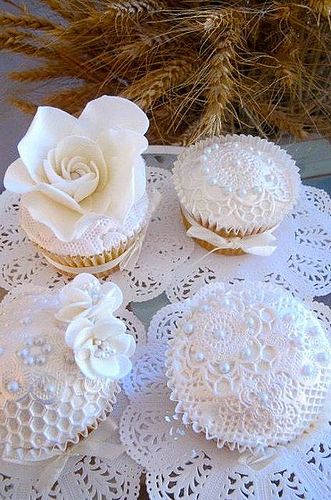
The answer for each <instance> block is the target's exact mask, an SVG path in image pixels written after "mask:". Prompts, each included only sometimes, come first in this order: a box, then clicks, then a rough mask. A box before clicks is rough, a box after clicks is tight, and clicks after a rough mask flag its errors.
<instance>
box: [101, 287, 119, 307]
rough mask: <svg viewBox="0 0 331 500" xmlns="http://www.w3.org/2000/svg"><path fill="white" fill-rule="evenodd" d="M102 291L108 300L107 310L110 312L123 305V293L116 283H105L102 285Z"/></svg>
mask: <svg viewBox="0 0 331 500" xmlns="http://www.w3.org/2000/svg"><path fill="white" fill-rule="evenodd" d="M101 292H102V295H103V296H104V299H105V300H107V304H108V307H107V310H108V311H109V312H114V311H116V310H117V309H118V308H119V307H120V306H121V304H122V302H123V293H122V290H121V289H120V287H119V286H118V285H116V283H110V282H106V283H103V284H102V285H101Z"/></svg>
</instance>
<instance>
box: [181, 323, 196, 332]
mask: <svg viewBox="0 0 331 500" xmlns="http://www.w3.org/2000/svg"><path fill="white" fill-rule="evenodd" d="M193 330H194V326H193V325H192V323H185V324H184V325H183V331H184V333H186V335H190V333H193Z"/></svg>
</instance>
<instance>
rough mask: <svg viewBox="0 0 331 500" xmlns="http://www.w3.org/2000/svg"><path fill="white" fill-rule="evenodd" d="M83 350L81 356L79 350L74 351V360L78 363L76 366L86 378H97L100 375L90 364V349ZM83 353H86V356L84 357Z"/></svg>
mask: <svg viewBox="0 0 331 500" xmlns="http://www.w3.org/2000/svg"><path fill="white" fill-rule="evenodd" d="M83 352H84V355H83V356H82V355H81V352H80V351H79V352H76V353H75V361H76V363H77V365H78V368H79V369H80V371H81V372H82V373H83V375H85V377H87V378H90V379H96V378H99V377H100V375H99V374H98V373H97V372H96V371H95V369H93V367H92V366H91V362H90V355H91V353H90V351H88V350H86V351H83ZM85 355H86V357H85Z"/></svg>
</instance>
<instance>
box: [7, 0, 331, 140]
mask: <svg viewBox="0 0 331 500" xmlns="http://www.w3.org/2000/svg"><path fill="white" fill-rule="evenodd" d="M0 2H1V0H0ZM2 4H3V6H4V7H3V9H2V11H1V10H0V49H1V50H4V51H10V52H16V53H20V54H23V55H25V56H28V57H30V58H32V59H35V60H36V61H38V62H39V65H38V66H37V67H36V68H35V69H23V70H22V71H16V72H12V73H11V74H10V75H9V77H10V78H12V79H13V80H15V81H17V82H20V83H21V85H22V95H24V93H23V91H24V89H26V98H24V97H21V98H20V99H17V96H9V98H10V99H11V100H12V102H14V104H15V105H17V106H19V107H20V108H21V109H23V110H24V111H27V112H32V111H33V110H34V109H35V106H36V105H40V104H49V105H54V106H59V107H62V108H64V109H65V110H67V111H68V112H71V113H79V112H80V110H81V109H82V108H83V106H84V105H85V104H86V102H88V101H89V100H91V99H93V98H95V97H97V96H99V95H102V94H103V93H108V94H118V95H122V96H125V97H128V98H130V99H132V100H134V101H136V102H137V103H138V104H139V105H140V106H142V107H143V108H144V109H145V110H146V112H147V113H148V114H149V117H150V121H151V126H150V131H149V134H150V137H149V138H150V140H151V142H155V143H165V144H166V143H182V144H188V143H190V142H192V141H195V140H196V139H198V138H200V137H203V136H208V135H214V134H222V133H226V132H244V133H253V134H256V133H258V134H259V135H262V136H266V137H272V138H276V139H278V138H279V137H280V136H281V135H282V134H289V135H291V136H295V137H298V138H306V137H308V136H309V134H311V133H316V132H318V133H321V134H323V135H330V134H331V120H330V116H331V104H330V94H331V85H330V83H331V78H330V74H331V72H330V66H331V31H330V9H331V0H307V1H300V0H299V1H298V2H291V1H285V0H282V1H281V0H278V1H277V0H267V1H266V2H259V1H257V0H249V1H246V0H226V1H219V2H212V1H208V0H201V1H198V0H182V1H181V2H178V1H176V0H116V1H113V0H39V4H40V7H41V8H43V9H44V11H45V15H41V14H40V13H39V14H38V15H34V14H32V13H31V12H30V11H29V9H28V8H27V7H26V6H25V5H24V4H21V3H20V4H16V1H15V0H2ZM6 4H10V6H11V11H10V12H9V11H8V9H6ZM13 11H14V12H15V13H13ZM49 12H52V13H53V15H51V16H50V15H48V13H49ZM50 19H56V20H54V21H53V20H50ZM53 82H57V83H56V86H55V87H54V83H53ZM27 84H28V85H27ZM31 86H33V88H35V89H38V88H39V87H40V88H41V89H43V90H45V89H47V88H50V89H51V88H52V90H50V91H49V93H48V95H47V93H46V95H44V96H42V93H39V94H38V95H37V96H30V95H29V92H28V89H31Z"/></svg>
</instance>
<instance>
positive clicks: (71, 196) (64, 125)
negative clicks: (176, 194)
mask: <svg viewBox="0 0 331 500" xmlns="http://www.w3.org/2000/svg"><path fill="white" fill-rule="evenodd" d="M147 129H148V119H147V116H146V115H145V113H144V112H143V111H142V110H141V109H140V108H139V107H138V106H137V105H136V104H134V103H133V102H130V101H129V100H127V99H124V98H122V97H110V96H102V97H99V98H98V99H95V100H94V101H91V102H89V103H88V104H87V105H86V107H85V109H84V110H83V112H82V113H81V115H80V116H79V118H75V117H73V116H71V115H69V114H68V113H65V112H64V111H61V110H60V109H56V108H52V107H39V108H38V110H37V113H36V115H35V117H34V119H33V121H32V123H31V125H30V128H29V129H28V131H27V133H26V135H25V136H24V137H23V139H22V140H21V141H20V143H19V144H18V151H19V154H20V158H19V159H17V160H16V161H14V163H12V164H11V165H10V166H9V168H8V170H7V172H6V174H5V179H4V184H5V186H6V188H7V189H8V190H10V191H13V192H15V193H20V194H22V203H23V205H24V207H25V208H27V210H28V211H29V213H30V215H31V216H32V217H33V219H35V220H36V221H37V222H40V223H42V224H44V225H46V226H47V227H48V228H49V229H51V231H52V232H53V233H54V234H55V235H56V237H57V238H59V239H60V240H62V241H71V240H73V239H75V238H79V236H81V235H82V234H83V232H84V231H85V230H86V229H87V228H88V226H89V225H90V224H91V223H92V222H96V221H97V219H98V218H99V217H100V216H109V217H113V218H114V219H118V220H120V221H124V219H125V217H126V215H127V214H128V212H129V211H130V209H131V208H132V206H133V205H134V203H136V202H138V201H139V200H140V199H141V198H142V197H143V195H144V193H145V189H146V176H145V163H144V161H143V159H142V157H141V153H142V152H143V151H145V149H146V148H147V146H148V142H147V139H146V138H145V137H144V134H145V132H146V131H147Z"/></svg>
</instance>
